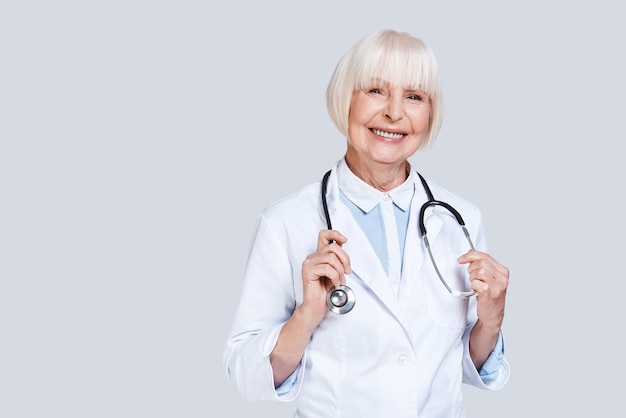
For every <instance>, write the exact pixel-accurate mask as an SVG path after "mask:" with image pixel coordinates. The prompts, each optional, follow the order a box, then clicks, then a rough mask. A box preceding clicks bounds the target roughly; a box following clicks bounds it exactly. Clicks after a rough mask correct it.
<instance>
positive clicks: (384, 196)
mask: <svg viewBox="0 0 626 418" xmlns="http://www.w3.org/2000/svg"><path fill="white" fill-rule="evenodd" d="M383 200H384V201H387V200H389V195H388V194H387V193H385V194H383Z"/></svg>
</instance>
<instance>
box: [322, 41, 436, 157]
mask: <svg viewBox="0 0 626 418" xmlns="http://www.w3.org/2000/svg"><path fill="white" fill-rule="evenodd" d="M376 79H379V80H385V81H387V82H389V83H390V85H391V86H395V87H403V88H408V89H411V90H422V91H423V92H424V93H426V94H427V95H428V97H429V101H430V106H431V115H430V124H429V127H428V132H427V134H426V137H425V139H424V141H423V142H422V145H421V147H428V146H430V145H431V144H432V143H433V142H434V140H435V138H436V137H437V134H438V132H439V128H440V127H441V122H442V118H443V115H442V111H443V103H442V97H441V96H442V95H441V80H440V78H439V70H438V66H437V61H436V59H435V55H434V54H433V52H432V50H431V49H430V47H429V46H428V45H426V43H424V42H423V41H422V40H420V39H418V38H416V37H414V36H412V35H410V34H408V33H403V32H396V31H393V30H383V31H379V32H374V33H372V34H371V35H369V36H367V37H365V38H363V39H361V40H360V41H359V42H357V43H356V44H355V45H354V46H353V47H352V48H351V49H350V50H349V51H348V52H347V53H346V54H345V55H344V56H343V57H342V58H341V60H340V61H339V63H338V64H337V67H336V68H335V71H334V72H333V75H332V77H331V78H330V81H329V83H328V87H327V89H326V106H327V108H328V113H329V115H330V118H331V119H332V121H333V122H334V124H335V125H336V126H337V128H338V129H339V132H341V133H342V134H343V135H345V136H347V133H348V115H349V113H350V102H351V99H352V94H353V93H354V91H356V90H360V89H363V88H367V87H371V83H372V81H373V80H376Z"/></svg>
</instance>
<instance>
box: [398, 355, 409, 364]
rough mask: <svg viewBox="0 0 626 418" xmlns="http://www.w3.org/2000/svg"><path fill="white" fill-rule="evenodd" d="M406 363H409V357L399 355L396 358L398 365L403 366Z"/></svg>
mask: <svg viewBox="0 0 626 418" xmlns="http://www.w3.org/2000/svg"><path fill="white" fill-rule="evenodd" d="M407 361H409V357H408V356H407V355H406V354H400V355H399V356H398V363H400V364H404V363H406V362H407Z"/></svg>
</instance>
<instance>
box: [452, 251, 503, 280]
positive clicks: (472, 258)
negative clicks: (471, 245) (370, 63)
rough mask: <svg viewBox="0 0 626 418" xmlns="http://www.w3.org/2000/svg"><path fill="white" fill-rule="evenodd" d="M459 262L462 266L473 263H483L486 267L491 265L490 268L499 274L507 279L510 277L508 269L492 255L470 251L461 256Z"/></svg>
mask: <svg viewBox="0 0 626 418" xmlns="http://www.w3.org/2000/svg"><path fill="white" fill-rule="evenodd" d="M457 261H458V262H459V263H460V264H468V263H470V264H472V263H476V262H480V261H483V262H484V263H485V264H484V265H485V266H487V265H489V266H490V268H491V269H493V270H494V271H497V272H498V273H500V274H502V275H504V276H506V277H508V276H509V269H508V268H506V267H505V266H503V265H502V264H500V263H498V261H496V259H495V258H493V257H492V256H491V255H489V254H487V253H484V252H481V251H476V250H470V251H468V252H467V253H465V254H463V255H462V256H460V257H459V258H458V260H457ZM494 276H495V275H494Z"/></svg>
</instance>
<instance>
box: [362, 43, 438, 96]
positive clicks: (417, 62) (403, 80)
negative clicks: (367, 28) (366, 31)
mask: <svg viewBox="0 0 626 418" xmlns="http://www.w3.org/2000/svg"><path fill="white" fill-rule="evenodd" d="M355 58H356V60H355V64H356V63H358V64H357V65H356V68H355V69H354V72H353V76H354V80H353V82H354V84H353V85H354V87H355V89H357V90H362V89H365V88H368V87H373V86H375V85H380V83H384V84H385V85H387V84H388V85H389V86H391V87H401V88H405V89H408V90H421V91H423V92H424V93H426V94H427V95H428V96H430V97H431V98H432V97H433V96H436V95H437V91H438V88H439V77H438V70H437V64H436V61H435V59H434V56H433V54H432V52H431V51H430V48H428V46H426V45H425V44H424V43H422V42H421V41H419V40H418V39H415V38H410V37H397V36H396V37H384V36H383V37H381V38H380V39H379V42H378V43H377V45H375V47H374V48H370V50H369V51H368V52H367V54H360V56H359V57H355Z"/></svg>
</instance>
